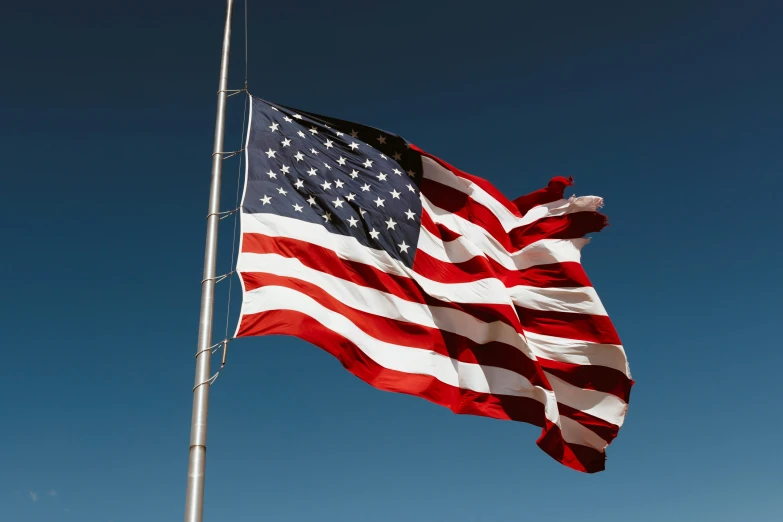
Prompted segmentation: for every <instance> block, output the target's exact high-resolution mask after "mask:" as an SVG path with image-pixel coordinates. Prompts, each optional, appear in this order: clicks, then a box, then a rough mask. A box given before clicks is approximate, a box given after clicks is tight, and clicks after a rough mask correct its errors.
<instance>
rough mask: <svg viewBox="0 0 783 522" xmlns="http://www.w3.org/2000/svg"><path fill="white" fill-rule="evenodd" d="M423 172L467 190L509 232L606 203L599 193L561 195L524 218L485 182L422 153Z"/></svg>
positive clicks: (442, 181)
mask: <svg viewBox="0 0 783 522" xmlns="http://www.w3.org/2000/svg"><path fill="white" fill-rule="evenodd" d="M422 172H423V176H424V177H425V178H427V179H431V180H433V181H436V182H438V183H440V184H442V185H446V186H447V187H451V188H453V189H455V190H458V191H460V192H462V193H464V194H467V195H468V196H469V197H470V199H472V200H473V201H475V202H476V203H479V204H481V205H482V206H484V207H486V208H487V209H489V210H490V211H491V212H492V213H493V214H494V215H495V216H496V217H497V218H498V221H500V224H501V225H502V226H503V229H504V230H505V231H506V232H508V231H510V230H513V229H515V228H517V227H521V226H524V225H529V224H530V223H533V222H534V221H537V220H539V219H542V218H545V217H552V216H562V215H564V214H570V213H572V212H583V211H595V210H597V209H598V208H599V207H600V206H601V205H602V204H603V199H602V198H599V197H596V196H580V197H575V196H572V197H571V198H569V199H560V200H557V201H554V202H551V203H547V204H544V205H538V206H535V207H533V208H531V209H530V210H529V211H528V212H527V213H526V214H525V215H524V216H522V217H521V218H520V217H518V216H517V215H516V214H514V213H513V212H512V211H511V210H509V209H508V207H506V206H505V205H504V204H503V203H501V202H500V201H498V200H497V199H496V198H495V197H494V196H492V195H491V194H489V193H488V192H487V191H485V190H484V189H483V188H481V186H479V185H477V184H476V183H474V182H473V181H471V180H469V179H467V178H463V177H461V176H459V175H457V174H456V173H454V172H452V171H450V170H449V169H447V168H446V167H444V166H442V165H440V164H439V163H438V162H436V161H435V160H433V159H432V158H428V157H426V156H422Z"/></svg>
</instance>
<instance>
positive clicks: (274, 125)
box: [269, 123, 280, 132]
mask: <svg viewBox="0 0 783 522" xmlns="http://www.w3.org/2000/svg"><path fill="white" fill-rule="evenodd" d="M279 126H280V125H279V124H277V123H273V124H272V125H270V126H269V128H270V129H272V132H275V131H276V130H277V128H278V127H279Z"/></svg>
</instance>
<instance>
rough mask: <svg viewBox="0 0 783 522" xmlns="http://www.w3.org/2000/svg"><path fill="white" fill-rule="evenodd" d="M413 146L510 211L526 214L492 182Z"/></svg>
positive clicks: (516, 214)
mask: <svg viewBox="0 0 783 522" xmlns="http://www.w3.org/2000/svg"><path fill="white" fill-rule="evenodd" d="M411 148H412V149H414V150H417V151H419V152H420V153H421V155H422V156H426V157H428V158H430V159H432V160H434V161H435V162H437V163H438V164H439V165H440V166H441V167H443V168H445V169H447V170H450V171H451V172H452V173H453V174H454V175H455V176H458V177H460V178H465V179H467V180H469V181H471V182H472V183H475V184H476V185H477V186H479V187H481V189H482V190H483V191H484V192H486V193H487V194H489V195H490V196H492V197H493V198H495V199H496V200H497V202H498V203H500V204H501V205H503V206H504V207H506V208H507V209H508V211H509V212H511V213H512V214H514V215H515V216H517V217H519V218H521V217H522V216H523V215H524V212H522V213H520V212H519V209H518V208H517V206H516V205H514V204H513V203H512V202H511V201H509V200H508V198H507V197H506V196H504V195H503V193H502V192H500V191H499V190H498V189H497V188H495V186H494V185H493V184H492V183H490V182H489V181H487V180H485V179H482V178H479V177H478V176H474V175H472V174H468V173H467V172H465V171H462V170H460V169H458V168H456V167H454V166H452V165H450V164H448V163H446V162H445V161H443V160H442V159H440V158H438V157H437V156H433V155H432V154H430V153H428V152H424V151H423V150H421V149H420V148H418V147H417V146H415V145H411Z"/></svg>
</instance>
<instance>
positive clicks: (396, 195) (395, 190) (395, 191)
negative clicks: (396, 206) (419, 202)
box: [391, 189, 400, 199]
mask: <svg viewBox="0 0 783 522" xmlns="http://www.w3.org/2000/svg"><path fill="white" fill-rule="evenodd" d="M391 195H392V197H393V198H394V199H400V193H399V192H397V189H394V190H392V191H391Z"/></svg>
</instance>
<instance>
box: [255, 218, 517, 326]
mask: <svg viewBox="0 0 783 522" xmlns="http://www.w3.org/2000/svg"><path fill="white" fill-rule="evenodd" d="M242 251H243V252H252V253H256V254H278V255H281V256H283V257H288V258H294V259H298V260H299V261H300V262H301V263H302V264H303V265H305V266H307V267H309V268H312V269H313V270H319V271H321V272H324V273H327V274H330V275H333V276H335V277H339V278H340V279H344V280H346V281H350V282H352V283H355V284H357V285H361V286H365V287H368V288H374V289H376V290H380V291H382V292H387V293H390V294H392V295H395V296H397V297H399V298H400V299H405V300H406V301H412V302H414V303H419V304H426V305H428V306H440V307H444V308H451V309H454V310H461V311H463V312H465V313H467V314H470V315H472V316H473V317H476V318H478V319H480V320H482V321H484V322H485V323H491V322H494V321H503V322H504V323H506V324H508V325H511V326H512V327H514V328H515V329H516V330H517V331H518V332H521V331H522V329H521V326H520V325H519V320H518V319H517V313H516V311H515V310H514V308H513V307H512V306H511V305H510V304H508V305H503V304H487V303H455V302H450V301H441V300H439V299H436V298H435V297H432V296H430V295H428V294H427V293H426V292H425V291H424V290H423V289H422V288H421V286H419V284H418V283H416V281H414V280H413V279H410V278H408V277H403V276H398V275H392V274H387V273H386V272H383V271H382V270H379V269H377V268H375V267H373V266H370V265H367V264H364V263H359V262H357V261H350V260H347V259H342V258H341V257H339V256H338V255H337V254H336V253H335V252H334V251H333V250H330V249H328V248H323V247H320V246H317V245H313V244H312V243H307V242H305V241H300V240H297V239H291V238H285V237H269V236H266V235H264V234H258V233H245V234H243V236H242Z"/></svg>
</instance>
